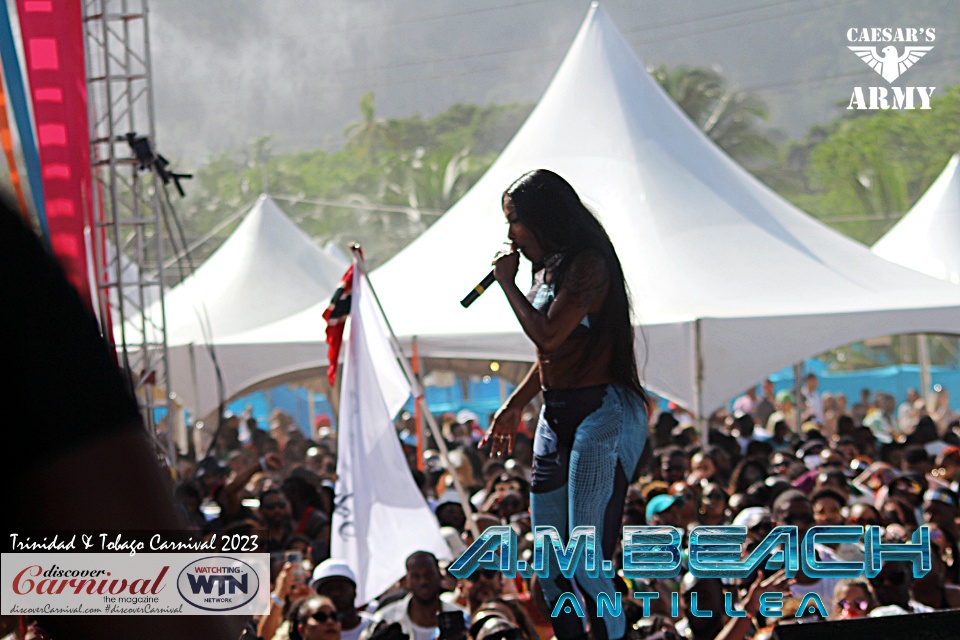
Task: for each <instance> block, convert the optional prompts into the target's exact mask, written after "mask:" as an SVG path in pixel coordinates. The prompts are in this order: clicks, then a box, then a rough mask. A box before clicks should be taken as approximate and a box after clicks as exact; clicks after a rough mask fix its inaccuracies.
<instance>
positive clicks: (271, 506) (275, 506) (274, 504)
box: [260, 502, 287, 511]
mask: <svg viewBox="0 0 960 640" xmlns="http://www.w3.org/2000/svg"><path fill="white" fill-rule="evenodd" d="M285 506H287V503H286V502H270V503H264V504H261V505H260V508H261V509H262V510H264V511H272V510H273V509H283V508H284V507H285Z"/></svg>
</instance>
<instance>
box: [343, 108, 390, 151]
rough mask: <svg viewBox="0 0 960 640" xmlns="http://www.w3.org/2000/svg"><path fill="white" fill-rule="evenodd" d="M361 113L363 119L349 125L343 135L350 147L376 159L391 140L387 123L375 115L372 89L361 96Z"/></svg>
mask: <svg viewBox="0 0 960 640" xmlns="http://www.w3.org/2000/svg"><path fill="white" fill-rule="evenodd" d="M360 115H361V117H362V119H361V121H360V122H354V123H353V124H351V125H349V126H348V127H347V128H346V130H345V131H344V132H343V135H344V137H346V138H347V146H348V147H352V148H355V149H357V150H358V151H359V152H360V153H361V154H362V155H365V156H369V157H370V158H371V159H374V160H375V159H376V157H377V154H378V153H379V152H380V150H381V149H382V148H383V147H386V146H387V144H388V142H389V140H388V139H387V127H386V123H385V122H384V121H383V120H382V119H379V118H377V117H376V115H375V110H374V105H373V92H372V91H368V92H366V93H365V94H363V95H362V96H360Z"/></svg>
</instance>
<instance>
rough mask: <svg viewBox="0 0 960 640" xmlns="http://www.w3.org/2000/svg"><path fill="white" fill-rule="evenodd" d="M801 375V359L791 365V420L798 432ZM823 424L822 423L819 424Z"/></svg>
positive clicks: (800, 417)
mask: <svg viewBox="0 0 960 640" xmlns="http://www.w3.org/2000/svg"><path fill="white" fill-rule="evenodd" d="M802 375H803V360H801V361H800V362H798V363H797V364H795V365H793V416H794V418H793V421H794V422H795V423H796V424H795V425H794V430H795V431H796V432H797V434H798V435H799V434H800V428H801V422H802V420H803V412H802V409H803V395H802V393H803V391H802V389H801V388H800V387H801V383H800V377H801V376H802ZM821 426H823V425H821Z"/></svg>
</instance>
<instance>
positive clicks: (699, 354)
mask: <svg viewBox="0 0 960 640" xmlns="http://www.w3.org/2000/svg"><path fill="white" fill-rule="evenodd" d="M700 323H701V320H700V318H697V320H696V322H695V323H694V325H693V342H694V351H695V357H696V360H697V361H696V366H695V373H694V376H695V377H694V380H693V386H694V389H695V390H696V392H697V407H696V410H697V426H699V427H700V447H701V448H702V449H706V448H707V445H709V444H710V425H709V424H708V423H707V420H706V418H704V416H703V335H702V332H703V327H702V326H701V324H700Z"/></svg>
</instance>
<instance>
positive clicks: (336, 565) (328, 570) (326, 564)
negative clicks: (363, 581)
mask: <svg viewBox="0 0 960 640" xmlns="http://www.w3.org/2000/svg"><path fill="white" fill-rule="evenodd" d="M330 578H346V579H347V580H349V581H350V582H352V583H353V584H354V585H356V584H357V576H355V575H354V573H353V569H351V568H350V565H348V564H347V563H346V562H344V561H343V560H334V559H333V558H327V559H326V560H324V561H323V562H321V563H320V564H318V565H317V568H316V569H314V570H313V580H311V582H310V587H311V588H312V589H314V590H316V588H317V585H319V584H320V582H322V581H323V580H328V579H330Z"/></svg>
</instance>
